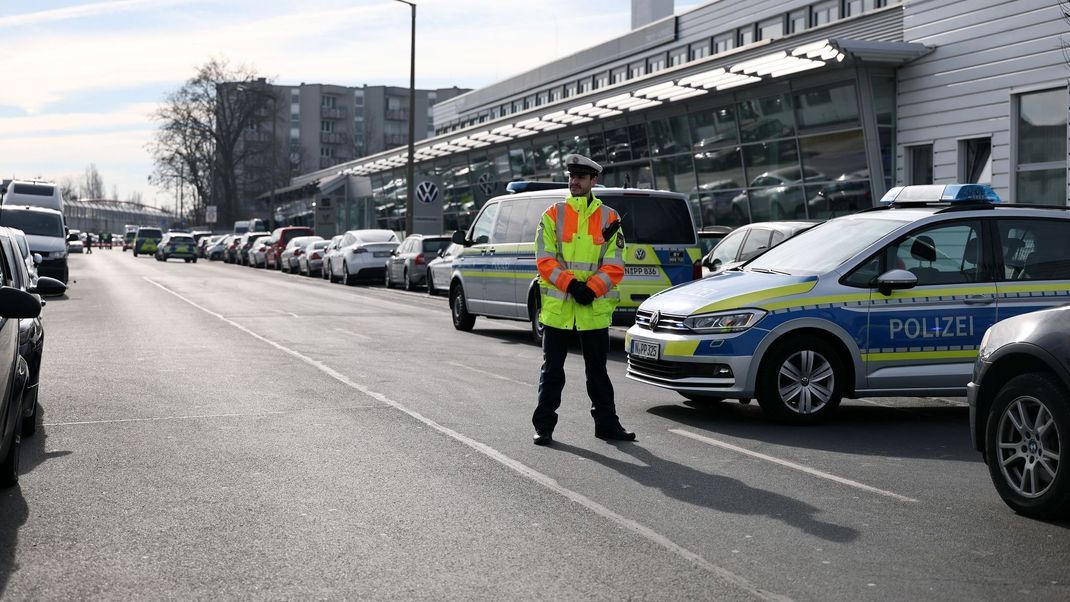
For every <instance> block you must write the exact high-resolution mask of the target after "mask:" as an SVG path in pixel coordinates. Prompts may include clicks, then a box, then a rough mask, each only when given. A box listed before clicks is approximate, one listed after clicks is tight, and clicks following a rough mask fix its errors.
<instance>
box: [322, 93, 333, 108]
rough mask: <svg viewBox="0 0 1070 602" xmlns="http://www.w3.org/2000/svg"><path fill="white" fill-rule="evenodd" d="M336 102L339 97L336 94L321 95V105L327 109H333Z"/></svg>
mask: <svg viewBox="0 0 1070 602" xmlns="http://www.w3.org/2000/svg"><path fill="white" fill-rule="evenodd" d="M336 102H337V99H336V98H335V97H334V96H328V95H327V94H324V95H323V96H320V106H321V107H323V108H325V109H333V108H334V106H335V103H336Z"/></svg>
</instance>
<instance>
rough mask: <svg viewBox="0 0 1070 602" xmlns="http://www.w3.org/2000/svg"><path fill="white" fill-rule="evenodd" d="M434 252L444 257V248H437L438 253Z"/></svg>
mask: <svg viewBox="0 0 1070 602" xmlns="http://www.w3.org/2000/svg"><path fill="white" fill-rule="evenodd" d="M435 254H436V255H438V256H439V257H444V256H445V255H446V249H439V250H438V253H435Z"/></svg>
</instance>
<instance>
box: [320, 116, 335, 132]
mask: <svg viewBox="0 0 1070 602" xmlns="http://www.w3.org/2000/svg"><path fill="white" fill-rule="evenodd" d="M320 131H321V132H333V131H334V122H333V121H328V120H326V119H323V120H321V121H320Z"/></svg>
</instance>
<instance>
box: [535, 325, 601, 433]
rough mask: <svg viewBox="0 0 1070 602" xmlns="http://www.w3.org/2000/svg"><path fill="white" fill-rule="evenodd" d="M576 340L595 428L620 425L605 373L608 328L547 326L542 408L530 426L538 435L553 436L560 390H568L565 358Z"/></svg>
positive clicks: (543, 352) (545, 330) (544, 346)
mask: <svg viewBox="0 0 1070 602" xmlns="http://www.w3.org/2000/svg"><path fill="white" fill-rule="evenodd" d="M574 337H579V339H580V346H581V347H582V348H583V363H584V367H585V369H586V373H587V396H588V397H590V398H591V416H593V417H594V423H595V427H596V428H608V429H612V428H615V427H617V426H618V425H619V424H620V423H619V421H618V419H617V408H616V406H615V405H614V403H613V383H611V382H610V381H609V373H608V372H606V357H607V355H608V354H609V329H608V328H601V329H599V330H562V329H560V328H551V327H549V326H547V327H545V329H544V331H543V337H542V370H541V372H540V373H539V405H538V406H537V407H536V408H535V414H534V415H533V416H532V417H531V423H532V424H533V425H535V431H536V432H538V433H543V434H550V433H553V432H554V427H555V426H557V408H559V407H561V391H562V390H563V389H564V388H565V358H566V357H568V346H569V343H571V342H572V341H573V340H574Z"/></svg>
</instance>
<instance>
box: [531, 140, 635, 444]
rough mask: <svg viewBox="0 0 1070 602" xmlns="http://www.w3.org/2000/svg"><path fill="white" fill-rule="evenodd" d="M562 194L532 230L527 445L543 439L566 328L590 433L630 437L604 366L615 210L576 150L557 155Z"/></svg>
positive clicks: (550, 425)
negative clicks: (537, 341)
mask: <svg viewBox="0 0 1070 602" xmlns="http://www.w3.org/2000/svg"><path fill="white" fill-rule="evenodd" d="M565 166H566V168H567V169H568V190H569V193H570V194H569V197H568V198H567V199H566V200H564V201H562V202H559V203H555V204H554V205H552V206H551V207H550V208H549V209H547V210H546V212H545V213H543V215H542V221H541V222H540V223H539V227H538V230H537V231H536V234H535V247H536V263H537V264H538V268H539V288H540V290H541V293H542V295H541V300H542V309H541V310H540V312H539V322H541V323H542V325H543V339H542V355H543V363H542V371H541V373H540V375H539V405H538V407H536V408H535V414H534V415H533V416H532V417H531V422H532V424H534V425H535V445H549V444H550V443H551V442H552V441H553V432H554V427H555V426H556V425H557V408H558V407H560V405H561V391H562V389H564V387H565V357H566V356H567V355H568V345H569V342H570V341H571V340H572V338H573V337H574V336H578V337H579V339H580V345H581V346H582V348H583V362H584V366H585V368H586V373H587V395H588V396H590V398H591V403H592V406H593V407H592V408H591V415H592V416H593V417H594V435H595V437H598V438H599V439H607V440H615V441H634V440H635V433H631V432H628V431H626V430H624V427H622V426H621V425H620V420H619V419H618V418H617V410H616V406H615V405H614V403H613V384H612V383H611V382H610V381H609V374H608V373H607V372H606V355H607V354H608V353H609V325H610V323H611V322H612V320H613V310H614V309H615V308H616V307H617V303H618V302H619V301H620V293H619V292H618V290H617V284H619V283H620V281H621V279H622V278H623V277H624V260H623V259H622V257H623V255H624V234H623V233H622V232H621V231H620V216H619V215H617V212H616V211H614V210H613V209H611V208H609V207H607V206H605V205H603V204H602V201H600V200H598V198H596V197H595V196H594V194H592V193H591V189H592V188H593V187H594V185H595V182H596V181H597V180H598V175H599V174H601V173H602V166H600V165H599V164H597V163H595V162H594V161H592V160H590V159H588V158H587V157H584V156H583V155H569V156H567V157H565Z"/></svg>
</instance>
